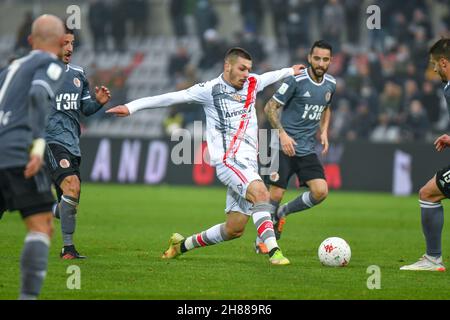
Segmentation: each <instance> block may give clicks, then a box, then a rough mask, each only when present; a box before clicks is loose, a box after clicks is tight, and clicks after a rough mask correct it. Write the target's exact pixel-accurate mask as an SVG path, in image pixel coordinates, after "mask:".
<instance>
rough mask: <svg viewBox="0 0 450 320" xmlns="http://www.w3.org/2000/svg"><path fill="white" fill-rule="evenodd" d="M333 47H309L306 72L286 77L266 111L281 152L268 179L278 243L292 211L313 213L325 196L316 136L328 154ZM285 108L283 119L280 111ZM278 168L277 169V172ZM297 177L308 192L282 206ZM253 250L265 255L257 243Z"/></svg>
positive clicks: (333, 87)
mask: <svg viewBox="0 0 450 320" xmlns="http://www.w3.org/2000/svg"><path fill="white" fill-rule="evenodd" d="M331 57H332V48H331V46H330V45H329V44H328V43H326V42H325V41H323V40H320V41H317V42H315V43H314V44H313V46H312V48H311V51H310V54H309V55H308V62H309V64H310V66H309V68H307V69H305V70H302V72H301V73H300V74H299V75H298V76H295V77H289V78H287V79H286V80H285V81H284V83H283V84H282V85H281V86H280V88H279V89H278V91H277V92H276V93H275V94H274V96H273V97H272V99H270V100H269V101H268V103H267V104H266V106H265V112H266V114H267V118H268V120H269V122H270V123H271V125H272V127H273V128H274V129H278V130H279V138H280V145H281V149H282V150H281V151H282V152H280V150H278V149H277V148H274V147H273V146H272V159H277V160H279V161H273V162H272V166H273V167H274V169H273V172H272V173H271V175H270V176H269V184H270V189H269V192H270V201H271V204H272V205H273V207H272V208H273V209H274V211H273V212H271V213H272V218H273V222H274V229H275V234H276V236H277V239H279V238H280V236H281V232H282V229H283V225H284V223H285V218H286V216H287V215H289V214H292V213H294V212H299V211H303V210H307V209H310V208H312V207H313V206H315V205H317V204H319V203H321V202H322V201H323V200H324V199H325V198H326V197H327V195H328V185H327V182H326V180H325V175H324V170H323V167H322V164H321V163H320V161H319V159H318V157H317V155H316V152H315V147H316V138H315V136H316V132H317V129H319V128H320V140H321V141H320V142H321V143H322V145H323V151H322V153H323V154H325V153H326V152H327V151H328V135H327V131H328V125H329V122H330V116H331V109H330V103H331V98H332V96H333V94H334V92H335V90H336V80H335V79H334V78H333V77H332V76H330V75H328V74H327V70H328V67H329V66H330V63H331ZM280 108H283V111H282V113H281V118H280V116H279V113H278V110H279V109H280ZM275 166H276V167H278V170H276V169H277V168H275ZM294 173H295V174H297V177H298V178H299V180H300V182H301V183H302V185H306V186H307V187H309V191H307V192H305V193H303V194H301V195H300V196H299V197H298V198H296V199H294V200H292V201H290V202H288V203H287V204H285V205H283V206H281V207H280V202H281V200H282V199H283V195H284V193H285V191H286V188H287V186H288V182H289V179H290V178H291V176H292V175H293V174H294ZM256 251H257V252H258V253H266V252H267V250H266V248H265V246H264V244H263V243H262V242H261V241H260V239H259V238H257V240H256Z"/></svg>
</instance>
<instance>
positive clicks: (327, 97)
mask: <svg viewBox="0 0 450 320" xmlns="http://www.w3.org/2000/svg"><path fill="white" fill-rule="evenodd" d="M325 101H326V102H327V103H328V102H330V101H331V92H330V91H327V93H325Z"/></svg>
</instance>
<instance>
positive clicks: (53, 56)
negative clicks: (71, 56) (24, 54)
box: [31, 49, 58, 59]
mask: <svg viewBox="0 0 450 320" xmlns="http://www.w3.org/2000/svg"><path fill="white" fill-rule="evenodd" d="M38 52H43V53H46V54H48V55H50V56H51V57H52V58H54V59H58V56H57V55H56V54H54V53H52V52H48V51H44V50H39V49H34V50H31V53H32V54H35V53H38Z"/></svg>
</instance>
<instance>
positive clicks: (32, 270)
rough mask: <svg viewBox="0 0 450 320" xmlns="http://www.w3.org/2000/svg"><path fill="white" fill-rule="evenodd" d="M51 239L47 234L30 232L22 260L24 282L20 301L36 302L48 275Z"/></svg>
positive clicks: (21, 267) (21, 268) (26, 239)
mask: <svg viewBox="0 0 450 320" xmlns="http://www.w3.org/2000/svg"><path fill="white" fill-rule="evenodd" d="M49 246H50V238H49V237H48V236H47V235H46V234H45V233H40V232H29V233H28V234H27V236H26V238H25V245H24V247H23V250H22V256H21V259H20V270H21V274H22V282H21V288H20V296H19V299H20V300H35V299H37V297H38V295H39V293H40V292H41V287H42V283H43V282H44V279H45V275H46V273H47V263H48V251H49Z"/></svg>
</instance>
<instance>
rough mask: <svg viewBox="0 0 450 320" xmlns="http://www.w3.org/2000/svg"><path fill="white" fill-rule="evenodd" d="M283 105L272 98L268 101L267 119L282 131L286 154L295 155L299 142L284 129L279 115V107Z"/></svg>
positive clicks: (281, 137)
mask: <svg viewBox="0 0 450 320" xmlns="http://www.w3.org/2000/svg"><path fill="white" fill-rule="evenodd" d="M281 106H282V105H281V104H280V103H279V102H277V101H276V100H275V99H273V98H272V99H270V100H269V102H267V104H266V106H265V108H264V111H265V112H266V115H267V119H268V120H269V122H270V124H271V125H272V127H273V128H274V129H278V130H279V131H280V144H281V149H282V150H283V152H284V153H285V154H286V155H288V156H289V157H293V156H295V146H296V145H297V143H296V142H295V140H294V139H292V138H291V137H290V136H289V135H288V134H287V133H286V131H284V128H283V126H282V125H281V121H280V117H279V115H278V109H279V108H280V107H281Z"/></svg>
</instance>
